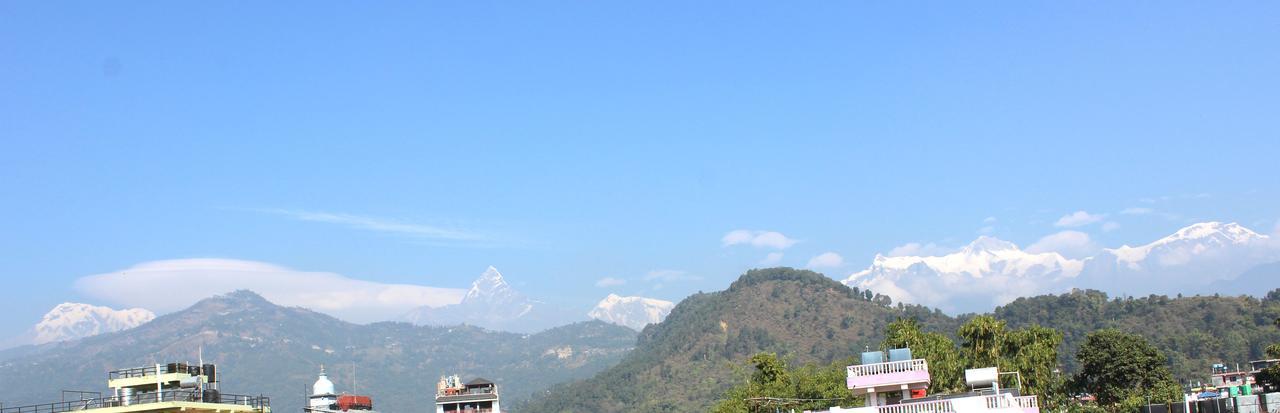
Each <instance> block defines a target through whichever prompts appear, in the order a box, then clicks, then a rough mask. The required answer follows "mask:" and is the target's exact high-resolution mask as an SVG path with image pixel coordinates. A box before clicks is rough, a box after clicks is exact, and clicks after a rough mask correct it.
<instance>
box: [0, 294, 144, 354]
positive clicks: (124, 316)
mask: <svg viewBox="0 0 1280 413" xmlns="http://www.w3.org/2000/svg"><path fill="white" fill-rule="evenodd" d="M155 318H156V315H155V314H154V313H152V312H150V311H147V310H145V309H142V308H130V309H125V310H115V309H112V308H109V307H102V306H95V305H90V304H83V303H62V304H58V305H57V306H54V307H53V309H52V310H49V312H48V313H45V315H44V317H41V318H40V322H38V323H36V325H35V326H34V327H32V328H31V329H29V330H27V331H26V332H24V333H23V334H21V335H19V336H18V337H15V338H12V339H10V340H7V341H6V342H4V343H0V349H3V348H12V347H17V346H23V345H32V344H35V345H39V344H47V343H54V342H59V341H70V340H78V339H82V338H85V337H90V336H95V335H98V334H103V333H111V332H116V331H122V330H128V329H130V328H134V327H137V326H140V325H142V324H145V323H146V322H148V321H151V320H152V319H155Z"/></svg>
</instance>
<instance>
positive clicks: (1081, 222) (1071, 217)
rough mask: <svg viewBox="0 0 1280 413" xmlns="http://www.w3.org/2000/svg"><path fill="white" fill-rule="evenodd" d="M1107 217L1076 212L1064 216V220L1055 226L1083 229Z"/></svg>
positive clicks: (1086, 212) (1055, 223) (1060, 219)
mask: <svg viewBox="0 0 1280 413" xmlns="http://www.w3.org/2000/svg"><path fill="white" fill-rule="evenodd" d="M1106 217H1107V215H1106V214H1090V213H1089V212H1088V211H1076V212H1072V213H1070V214H1067V215H1063V216H1062V218H1058V221H1057V222H1054V223H1053V226H1055V227H1068V228H1070V227H1082V226H1085V225H1089V224H1092V223H1095V222H1098V221H1101V220H1102V219H1103V218H1106Z"/></svg>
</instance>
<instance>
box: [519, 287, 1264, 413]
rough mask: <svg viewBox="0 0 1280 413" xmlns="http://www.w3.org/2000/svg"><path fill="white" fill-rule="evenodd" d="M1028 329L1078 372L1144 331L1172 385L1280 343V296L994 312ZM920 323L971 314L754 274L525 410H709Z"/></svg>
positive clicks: (1083, 294)
mask: <svg viewBox="0 0 1280 413" xmlns="http://www.w3.org/2000/svg"><path fill="white" fill-rule="evenodd" d="M994 315H995V316H996V317H997V318H999V319H1002V320H1005V321H1006V322H1008V323H1009V327H1012V328H1021V327H1024V326H1027V325H1031V324H1039V325H1042V326H1045V327H1050V328H1054V329H1058V330H1060V331H1062V332H1063V334H1064V343H1063V345H1062V347H1061V348H1060V349H1059V359H1060V360H1062V361H1063V363H1064V367H1066V372H1067V373H1068V374H1069V373H1072V372H1074V371H1075V367H1076V362H1075V354H1076V350H1077V349H1078V348H1079V346H1080V344H1081V343H1082V342H1083V341H1084V338H1085V335H1086V334H1088V333H1089V332H1091V331H1094V330H1096V329H1100V328H1106V327H1114V328H1119V329H1121V330H1124V331H1130V332H1134V333H1138V334H1140V335H1142V336H1144V337H1146V338H1147V339H1148V340H1150V341H1151V342H1152V343H1153V344H1155V345H1156V346H1157V347H1158V348H1159V349H1160V350H1161V351H1163V352H1164V353H1165V355H1166V356H1167V357H1168V358H1169V361H1170V363H1171V366H1170V367H1171V370H1172V372H1173V373H1174V377H1175V378H1176V379H1178V380H1181V381H1185V380H1187V379H1191V378H1205V379H1207V374H1206V372H1207V371H1208V366H1209V365H1211V364H1213V363H1217V362H1228V363H1232V362H1236V361H1239V362H1244V361H1247V360H1250V359H1256V358H1259V357H1261V356H1262V352H1263V348H1264V347H1266V346H1267V345H1268V344H1271V343H1276V342H1280V330H1277V329H1276V327H1275V326H1274V325H1273V324H1272V323H1273V321H1274V320H1275V319H1276V318H1277V317H1280V290H1278V291H1273V292H1272V293H1271V294H1269V295H1268V296H1267V298H1265V299H1258V298H1252V297H1214V296H1209V297H1184V298H1168V297H1161V296H1153V297H1147V298H1118V299H1109V298H1107V296H1106V295H1105V294H1103V293H1100V292H1097V291H1076V292H1072V293H1069V294H1063V295H1057V296H1040V297H1034V298H1023V299H1018V300H1016V301H1014V302H1013V303H1010V304H1008V305H1006V306H1003V307H1000V308H998V309H997V310H996V311H995V314H994ZM899 317H907V318H916V319H918V320H919V321H921V323H922V324H923V326H924V328H925V329H926V330H928V331H934V332H940V333H943V334H946V335H949V336H951V335H953V334H954V332H955V331H956V327H958V326H959V325H960V324H961V323H962V322H963V321H964V320H967V319H968V318H970V316H960V317H950V316H947V315H945V314H942V313H940V312H938V311H937V310H930V309H927V308H924V307H919V306H910V305H906V306H904V305H901V304H897V305H891V303H890V302H889V300H888V299H887V297H884V296H879V295H876V294H874V293H872V292H869V291H859V290H856V289H852V288H849V287H846V286H844V285H843V284H840V283H838V282H835V281H833V280H831V279H830V278H827V277H825V276H823V275H821V274H818V273H814V272H811V271H804V270H795V269H789V268H770V269H760V270H751V271H749V272H747V273H746V274H745V275H743V276H742V277H741V278H739V279H738V280H737V281H736V282H734V283H733V284H732V285H731V286H730V287H729V289H727V290H725V291H720V292H714V293H700V294H697V295H694V296H691V297H689V298H687V299H685V300H684V301H682V302H681V303H680V304H678V305H677V306H676V308H675V309H674V310H673V311H672V312H671V315H670V316H668V317H667V319H666V321H664V322H663V323H661V324H657V325H651V326H649V327H647V328H646V329H645V330H644V331H643V332H641V334H640V337H639V339H638V341H637V345H636V349H635V350H634V351H633V352H632V353H631V354H629V355H628V356H627V357H626V358H625V359H624V360H623V361H622V362H621V363H619V364H618V365H616V366H614V367H612V368H610V369H608V370H605V371H604V372H602V373H600V374H598V375H596V376H595V377H593V378H591V379H588V380H585V381H581V382H577V383H571V384H563V385H560V386H557V387H554V388H552V389H550V390H548V392H547V394H546V395H544V396H543V397H541V398H538V399H534V400H533V401H532V402H531V403H530V404H529V405H527V406H520V407H524V408H522V409H520V411H521V412H522V413H524V412H534V413H546V412H619V411H641V412H648V411H674V412H695V411H696V412H702V411H708V410H709V408H710V406H711V405H712V404H713V403H714V402H715V400H716V398H717V397H719V396H720V395H722V394H723V392H724V390H725V389H726V388H728V387H729V386H730V385H731V384H733V383H734V382H733V380H734V379H738V378H741V377H742V376H743V375H744V372H743V371H742V368H743V367H742V366H743V365H744V363H745V361H746V359H747V358H748V357H750V356H751V355H752V354H754V353H756V352H759V351H772V352H777V353H779V354H782V355H784V357H787V358H790V359H791V363H792V364H799V363H805V362H819V363H829V362H831V361H834V360H843V359H849V358H852V357H855V356H856V355H857V354H858V353H860V352H861V351H863V350H864V349H865V348H867V347H871V348H877V347H879V346H880V342H881V340H882V337H883V334H884V330H885V326H886V325H887V324H888V323H890V322H892V321H894V320H896V319H898V318H899Z"/></svg>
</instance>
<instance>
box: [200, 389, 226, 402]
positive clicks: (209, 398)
mask: <svg viewBox="0 0 1280 413" xmlns="http://www.w3.org/2000/svg"><path fill="white" fill-rule="evenodd" d="M202 400H203V401H204V402H205V403H222V394H221V393H218V391H217V390H213V389H208V390H205V391H204V394H203V395H202Z"/></svg>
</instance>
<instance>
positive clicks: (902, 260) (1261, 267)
mask: <svg viewBox="0 0 1280 413" xmlns="http://www.w3.org/2000/svg"><path fill="white" fill-rule="evenodd" d="M1276 262H1280V242H1276V241H1275V240H1273V239H1272V237H1270V236H1267V235H1262V234H1259V233H1257V232H1254V231H1252V230H1250V229H1248V228H1245V227H1243V226H1241V225H1239V224H1236V223H1225V224H1224V223H1221V222H1205V223H1198V224H1194V225H1190V226H1187V227H1185V228H1182V229H1179V230H1178V231H1177V232H1175V233H1173V234H1171V235H1169V236H1167V237H1164V238H1161V239H1159V240H1156V241H1153V242H1151V243H1148V244H1145V245H1140V246H1136V247H1130V246H1127V245H1126V246H1121V247H1119V248H1113V249H1105V248H1104V249H1101V251H1100V252H1098V253H1097V254H1095V255H1093V256H1090V257H1086V258H1083V259H1070V258H1066V257H1064V256H1063V255H1061V254H1059V253H1057V252H1028V251H1024V250H1022V249H1020V248H1018V246H1017V245H1014V244H1013V243H1010V242H1007V241H1003V240H999V239H996V238H992V237H987V236H982V237H978V238H977V239H976V240H974V241H973V242H972V243H970V244H969V245H967V246H965V247H963V248H960V249H959V250H958V251H955V252H951V253H948V254H943V255H937V256H892V257H891V256H884V255H876V257H875V258H874V259H873V260H872V263H871V265H870V266H869V267H867V268H866V269H864V270H862V271H858V272H855V273H853V274H851V275H849V276H848V277H847V278H845V279H844V283H845V284H846V285H850V286H857V287H860V288H867V289H873V290H875V291H878V292H880V293H883V294H885V295H888V296H890V297H892V298H893V299H894V300H897V301H905V302H910V303H917V304H924V305H930V306H935V307H938V308H941V309H943V310H946V311H948V312H952V313H956V312H984V311H989V310H990V309H991V308H993V307H995V306H998V305H1002V304H1006V303H1009V302H1011V301H1013V300H1014V299H1016V298H1018V297H1029V296H1034V295H1039V294H1048V293H1061V292H1067V291H1070V290H1071V289H1073V288H1086V289H1096V290H1100V291H1105V292H1107V293H1110V294H1112V295H1135V296H1140V295H1147V294H1178V293H1188V294H1190V293H1214V292H1220V293H1251V294H1253V295H1255V296H1256V295H1259V294H1261V293H1263V292H1265V290H1262V291H1256V290H1247V286H1244V285H1241V284H1243V283H1235V282H1234V280H1236V279H1237V278H1238V277H1240V276H1241V275H1243V274H1250V277H1253V278H1255V279H1260V280H1261V279H1266V278H1268V276H1280V271H1277V269H1276V268H1275V267H1274V266H1273V265H1271V264H1274V263H1276ZM1251 271H1252V273H1251ZM1272 279H1274V278H1272Z"/></svg>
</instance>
